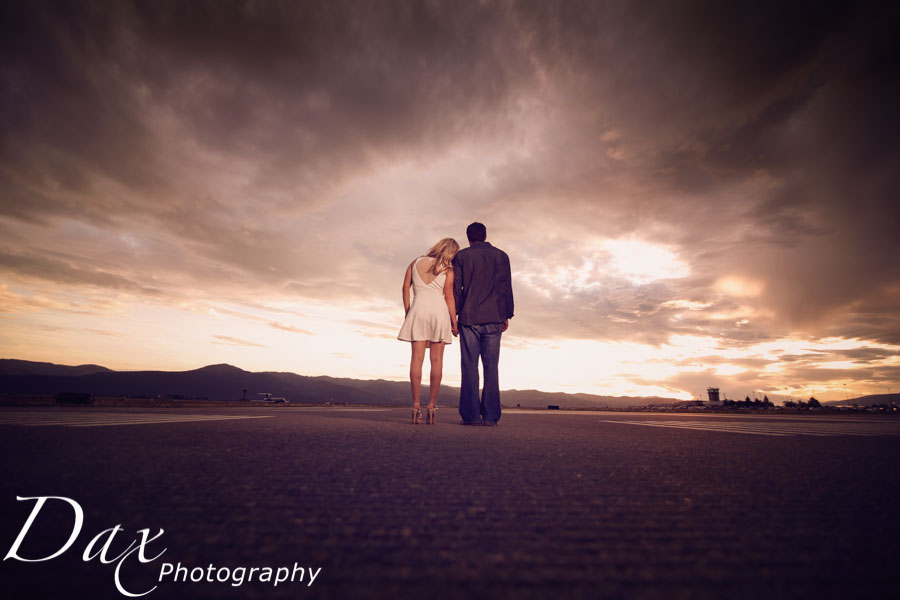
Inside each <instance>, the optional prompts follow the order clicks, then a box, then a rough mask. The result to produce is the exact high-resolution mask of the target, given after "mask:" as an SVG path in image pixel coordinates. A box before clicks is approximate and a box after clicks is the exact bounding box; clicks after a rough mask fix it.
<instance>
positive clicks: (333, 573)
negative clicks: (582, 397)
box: [0, 406, 900, 600]
mask: <svg viewBox="0 0 900 600" xmlns="http://www.w3.org/2000/svg"><path fill="white" fill-rule="evenodd" d="M407 417H408V410H406V409H344V408H337V407H323V408H292V407H286V406H278V407H274V406H273V407H260V408H256V409H231V408H222V407H210V408H204V409H149V408H140V409H138V408H135V409H130V408H129V409H125V408H122V409H110V408H94V407H87V408H80V409H78V408H33V409H24V408H23V409H13V408H5V409H2V410H0V457H2V458H0V486H2V494H0V503H2V504H0V507H2V515H3V516H2V527H0V550H2V551H3V552H4V555H5V556H7V560H4V561H3V562H2V564H0V589H3V590H4V596H5V597H7V598H16V599H20V598H67V597H69V598H70V597H85V598H96V599H102V598H125V597H127V596H125V595H123V594H122V593H121V592H120V591H119V590H118V589H117V585H116V581H117V578H116V567H117V566H118V567H120V570H119V576H118V581H119V584H120V585H121V586H122V588H123V589H124V590H125V591H127V592H129V593H133V594H140V593H144V592H148V591H149V590H151V589H152V591H149V593H147V594H146V595H143V596H140V597H143V598H151V599H168V598H175V599H182V598H427V599H429V600H432V599H439V598H553V599H557V598H641V599H643V598H647V599H656V598H659V599H667V600H668V599H678V598H715V599H717V600H720V599H726V598H754V599H756V598H758V599H764V600H774V599H782V598H784V599H795V598H817V599H821V598H841V599H855V598H897V597H900V512H898V509H900V505H898V499H900V495H898V492H900V470H898V458H900V419H897V418H894V417H893V416H883V417H881V416H864V415H847V416H835V417H832V416H823V415H821V414H804V415H784V416H753V415H694V414H658V413H614V412H592V413H569V412H556V411H546V412H526V411H522V412H517V411H506V412H505V413H504V416H503V419H502V421H501V425H500V426H499V427H463V426H460V425H457V421H458V416H457V414H456V411H455V409H452V408H447V409H441V410H439V411H438V423H437V425H434V426H428V425H416V426H414V425H411V424H408V423H407ZM17 496H18V497H27V498H39V497H43V496H46V497H50V496H52V497H54V498H53V499H48V500H46V501H44V504H43V505H42V506H41V508H40V510H39V511H38V512H37V514H36V515H35V519H34V521H33V522H32V525H31V527H30V529H28V530H27V531H26V530H25V524H26V522H27V521H28V519H29V517H30V515H32V514H33V513H32V511H33V509H35V508H36V507H37V506H38V502H39V501H38V500H17ZM60 498H67V499H69V500H71V501H72V502H74V503H77V505H78V507H79V508H80V509H81V511H82V512H83V520H82V522H81V527H80V529H79V528H78V527H77V522H76V514H77V511H76V509H75V508H74V507H73V506H72V503H70V502H68V501H66V500H61V499H60ZM116 525H119V526H120V529H119V530H113V528H114V527H115V526H116ZM142 529H147V530H148V531H147V532H146V536H147V538H148V541H147V544H146V547H145V548H144V556H143V558H145V559H146V560H147V562H141V560H140V557H139V554H138V551H139V548H138V546H131V547H129V544H131V543H132V542H139V541H141V540H142V538H141V534H140V533H139V530H142ZM159 529H163V533H162V534H161V535H159V537H157V538H156V539H153V536H154V535H156V534H157V533H158V531H159ZM23 531H24V534H23ZM104 532H106V533H104ZM73 533H77V535H76V536H75V538H74V541H72V543H71V545H70V546H69V548H67V549H66V550H65V551H64V552H62V554H60V555H59V556H57V557H55V558H52V559H50V560H45V561H41V562H24V561H20V560H16V559H15V558H9V553H10V552H11V551H12V550H13V549H15V550H16V552H15V553H14V554H15V555H16V556H19V557H21V558H26V559H38V558H46V557H49V556H51V555H52V554H53V553H55V552H57V551H59V550H61V549H62V548H63V547H64V546H65V545H66V543H67V541H69V538H70V537H71V536H72V534H73ZM20 534H23V536H22V537H21V539H19V536H20ZM94 538H96V541H94V542H93V543H92V542H91V540H92V539H94ZM15 542H20V544H19V545H18V546H16V544H15ZM104 544H106V549H105V550H106V551H105V553H103V552H101V551H102V550H103V549H104ZM14 546H16V547H15V548H14ZM163 550H164V552H163V553H162V555H161V556H159V557H158V558H157V557H156V556H157V554H159V553H160V552H162V551H163ZM119 555H124V556H123V557H121V558H119ZM85 556H87V557H88V558H89V560H84V558H85ZM102 558H105V559H106V560H107V561H108V564H104V563H102V562H101V559H102ZM114 559H118V560H114ZM165 564H168V565H171V567H169V568H171V569H172V570H174V569H176V568H178V567H181V568H182V569H183V570H182V571H178V573H181V577H182V580H177V581H175V580H173V576H172V575H171V574H167V575H165V576H164V577H162V580H160V579H161V573H162V572H163V571H164V570H165V569H166V567H164V565H165ZM252 568H256V571H254V572H253V574H252V577H251V576H250V570H251V569H252ZM267 568H268V569H271V571H269V578H268V580H265V579H266V577H265V576H266V573H267V572H266V571H265V569H267ZM241 569H243V570H241ZM279 569H285V571H279ZM288 569H290V571H291V575H292V576H294V581H281V582H279V584H278V585H277V586H276V585H274V582H275V580H276V579H278V578H280V577H281V576H285V577H286V576H287V575H286V574H287V570H288ZM298 569H302V572H301V571H298ZM313 574H315V579H313V580H312V582H311V583H310V579H311V578H312V576H313ZM239 575H240V584H238V583H237V582H238V578H239V577H238V576H239ZM301 575H302V580H300V579H299V577H300V576H301ZM192 577H195V578H198V579H201V580H200V581H191V578H192ZM210 579H211V580H212V581H209V580H210ZM154 586H155V589H153V588H154Z"/></svg>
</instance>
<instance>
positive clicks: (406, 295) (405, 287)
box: [403, 261, 416, 314]
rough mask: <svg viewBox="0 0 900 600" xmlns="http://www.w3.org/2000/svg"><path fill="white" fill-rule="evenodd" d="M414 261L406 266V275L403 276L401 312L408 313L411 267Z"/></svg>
mask: <svg viewBox="0 0 900 600" xmlns="http://www.w3.org/2000/svg"><path fill="white" fill-rule="evenodd" d="M415 262H416V261H413V262H411V263H409V266H408V267H406V275H404V276H403V314H409V288H410V287H411V286H412V269H413V265H414V264H415Z"/></svg>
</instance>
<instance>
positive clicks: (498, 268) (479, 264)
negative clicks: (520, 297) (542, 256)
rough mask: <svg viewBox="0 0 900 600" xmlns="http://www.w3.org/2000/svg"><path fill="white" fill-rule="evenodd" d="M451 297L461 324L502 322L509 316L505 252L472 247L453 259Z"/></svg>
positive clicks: (509, 282)
mask: <svg viewBox="0 0 900 600" xmlns="http://www.w3.org/2000/svg"><path fill="white" fill-rule="evenodd" d="M453 274H454V282H453V296H454V298H455V299H456V313H457V314H458V315H459V322H460V323H462V324H463V325H479V324H483V323H502V322H503V321H505V320H507V319H509V318H511V317H512V316H513V293H512V277H511V275H510V272H509V257H508V256H507V255H506V252H504V251H503V250H500V249H498V248H494V247H493V246H491V245H490V244H489V243H488V242H480V243H477V244H472V245H471V246H469V247H468V248H464V249H462V250H460V251H459V252H457V254H456V257H455V258H454V259H453Z"/></svg>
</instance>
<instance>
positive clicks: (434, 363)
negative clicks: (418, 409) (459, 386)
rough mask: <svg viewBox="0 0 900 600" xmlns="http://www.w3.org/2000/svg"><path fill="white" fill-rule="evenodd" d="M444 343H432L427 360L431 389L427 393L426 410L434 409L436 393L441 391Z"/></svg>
mask: <svg viewBox="0 0 900 600" xmlns="http://www.w3.org/2000/svg"><path fill="white" fill-rule="evenodd" d="M444 346H446V344H445V343H444V342H432V343H431V352H430V353H429V355H428V356H429V358H430V359H431V379H430V383H431V388H430V389H429V390H428V391H429V398H428V408H434V405H435V403H436V402H437V397H438V392H440V391H441V377H442V376H443V371H444Z"/></svg>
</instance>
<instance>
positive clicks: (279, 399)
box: [256, 392, 287, 404]
mask: <svg viewBox="0 0 900 600" xmlns="http://www.w3.org/2000/svg"><path fill="white" fill-rule="evenodd" d="M256 395H257V396H263V398H261V399H259V400H257V402H274V403H276V404H279V403H282V402H287V400H285V399H284V398H282V397H273V396H272V394H270V393H268V392H259V393H258V394H256Z"/></svg>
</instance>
